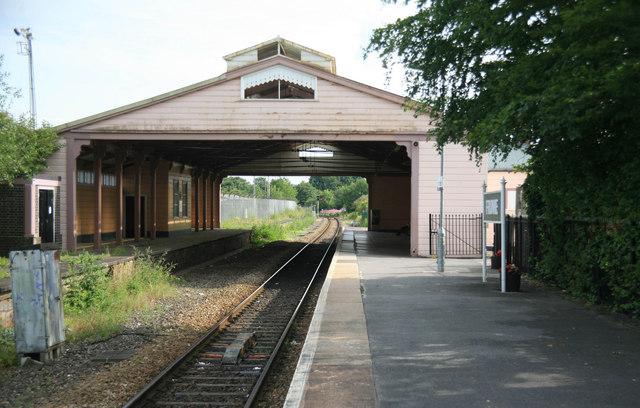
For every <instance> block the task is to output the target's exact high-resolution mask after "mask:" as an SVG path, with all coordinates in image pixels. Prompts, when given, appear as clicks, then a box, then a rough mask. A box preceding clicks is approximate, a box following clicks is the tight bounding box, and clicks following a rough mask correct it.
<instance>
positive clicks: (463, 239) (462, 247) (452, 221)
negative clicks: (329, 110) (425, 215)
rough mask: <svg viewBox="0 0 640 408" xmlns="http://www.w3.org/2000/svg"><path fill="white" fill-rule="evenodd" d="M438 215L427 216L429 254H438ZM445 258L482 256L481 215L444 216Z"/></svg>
mask: <svg viewBox="0 0 640 408" xmlns="http://www.w3.org/2000/svg"><path fill="white" fill-rule="evenodd" d="M439 224H440V214H429V254H430V255H437V254H438V227H439ZM443 227H444V232H445V251H446V256H463V257H480V256H482V228H483V226H482V214H445V215H444V219H443Z"/></svg>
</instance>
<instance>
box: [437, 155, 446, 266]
mask: <svg viewBox="0 0 640 408" xmlns="http://www.w3.org/2000/svg"><path fill="white" fill-rule="evenodd" d="M438 190H439V191H440V222H439V225H438V272H440V273H442V272H444V256H445V249H444V225H443V220H442V218H443V217H444V146H442V150H441V151H440V178H439V179H438Z"/></svg>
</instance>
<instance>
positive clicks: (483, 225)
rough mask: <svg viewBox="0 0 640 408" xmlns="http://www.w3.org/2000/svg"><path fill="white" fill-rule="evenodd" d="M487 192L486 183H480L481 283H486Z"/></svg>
mask: <svg viewBox="0 0 640 408" xmlns="http://www.w3.org/2000/svg"><path fill="white" fill-rule="evenodd" d="M486 192H487V183H486V182H484V181H483V182H482V282H485V283H486V282H487V249H486V248H487V224H485V222H484V215H485V214H484V212H485V208H484V207H485V204H484V200H485V197H484V195H485V193H486Z"/></svg>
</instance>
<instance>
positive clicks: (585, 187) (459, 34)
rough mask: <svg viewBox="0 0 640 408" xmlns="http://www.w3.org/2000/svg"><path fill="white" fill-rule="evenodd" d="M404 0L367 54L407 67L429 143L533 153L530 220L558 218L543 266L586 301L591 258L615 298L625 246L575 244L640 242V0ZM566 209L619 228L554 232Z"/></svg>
mask: <svg viewBox="0 0 640 408" xmlns="http://www.w3.org/2000/svg"><path fill="white" fill-rule="evenodd" d="M407 3H413V4H415V5H416V7H417V13H416V14H415V15H413V16H410V17H407V18H405V19H400V20H397V21H396V22H395V23H393V24H389V25H387V26H386V27H383V28H380V29H377V30H375V32H374V33H373V35H372V37H371V42H370V45H369V47H368V50H367V52H369V53H379V54H380V55H381V56H382V58H383V62H384V64H385V65H386V66H387V67H389V68H391V67H392V66H393V65H394V64H400V65H402V66H404V67H406V68H407V69H408V71H407V72H408V73H407V80H408V84H409V86H408V89H407V93H408V96H409V97H410V98H411V99H412V100H413V101H415V103H416V104H417V106H418V107H419V112H429V113H430V114H431V116H432V117H433V118H434V124H435V125H436V127H435V130H434V135H435V137H436V138H437V141H438V143H439V145H444V144H446V143H462V144H464V145H466V146H467V147H468V148H469V150H470V152H471V153H473V154H475V155H476V157H480V155H482V154H484V153H488V152H494V153H503V154H506V153H507V152H509V151H510V150H512V149H516V148H524V150H525V151H526V152H527V153H528V154H529V155H530V156H531V161H530V163H529V165H528V166H527V170H528V172H529V174H530V175H529V177H528V178H527V181H526V183H525V197H526V200H527V204H528V210H529V213H530V214H529V215H530V216H533V217H536V218H543V219H544V221H545V223H546V224H547V225H555V226H556V227H553V228H552V229H551V230H550V231H551V234H550V235H547V236H546V237H545V239H544V241H543V243H542V246H543V259H542V260H541V262H540V263H539V264H538V271H539V273H540V274H541V275H542V276H549V277H550V276H554V280H556V281H557V282H559V283H560V284H562V285H564V286H565V287H571V288H578V289H576V292H577V294H583V295H586V296H590V294H589V291H588V290H582V289H579V288H589V287H592V286H593V285H596V283H595V281H594V280H593V279H595V278H593V276H592V275H593V274H591V272H590V271H591V270H592V269H593V267H595V266H597V267H599V268H602V273H603V274H605V275H606V280H607V282H611V283H612V285H613V286H612V287H611V288H610V291H611V293H612V296H623V294H624V293H627V292H628V290H630V288H637V287H640V284H639V283H640V276H638V275H639V274H638V265H637V260H634V259H632V258H630V257H629V256H628V253H625V251H626V249H624V246H621V245H607V246H606V247H607V251H605V252H606V254H605V253H603V252H601V251H595V252H594V251H591V250H588V251H585V248H591V247H592V245H593V244H594V243H605V242H606V243H616V242H621V241H622V240H634V242H640V241H639V239H640V236H639V233H638V225H639V224H638V221H639V220H640V206H638V202H640V131H639V129H640V104H638V100H640V2H637V1H634V0H489V1H486V0H430V1H428V0H415V1H407ZM567 218H573V219H583V220H587V221H588V222H591V221H589V220H606V221H604V223H605V225H609V226H611V225H613V226H616V227H613V228H608V227H607V228H593V229H592V230H590V231H589V233H588V234H586V235H583V236H580V237H579V238H578V237H576V236H572V235H567V234H565V233H564V232H563V230H562V225H564V221H565V220H566V219H567ZM598 222H601V221H598ZM585 237H586V238H585ZM585 240H586V241H585ZM587 252H589V253H587ZM613 260H616V261H615V262H614V261H613ZM558 265H563V268H558ZM562 270H566V271H569V270H571V271H572V272H571V273H568V272H567V273H568V275H562V274H563V273H564V272H562ZM630 279H631V281H630ZM585 280H586V281H589V282H590V283H589V284H584V281H585ZM578 282H583V283H582V284H578ZM623 282H624V283H623ZM635 302H636V301H634V300H631V301H630V302H626V301H625V302H623V303H625V304H629V303H631V304H634V303H635ZM613 303H614V304H621V303H619V302H617V301H614V302H613ZM625 308H626V307H625ZM634 308H635V309H634ZM631 309H634V310H633V312H634V313H638V312H640V305H636V306H631Z"/></svg>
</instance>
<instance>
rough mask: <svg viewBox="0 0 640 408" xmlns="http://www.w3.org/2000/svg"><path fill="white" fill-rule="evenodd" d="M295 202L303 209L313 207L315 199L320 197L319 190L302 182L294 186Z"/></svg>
mask: <svg viewBox="0 0 640 408" xmlns="http://www.w3.org/2000/svg"><path fill="white" fill-rule="evenodd" d="M295 188H296V200H297V201H298V204H299V205H301V206H303V207H309V206H311V205H315V203H316V197H317V196H319V195H320V190H318V189H317V188H315V187H313V186H312V185H311V183H307V182H306V181H303V182H301V183H299V184H298V185H296V187H295Z"/></svg>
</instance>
